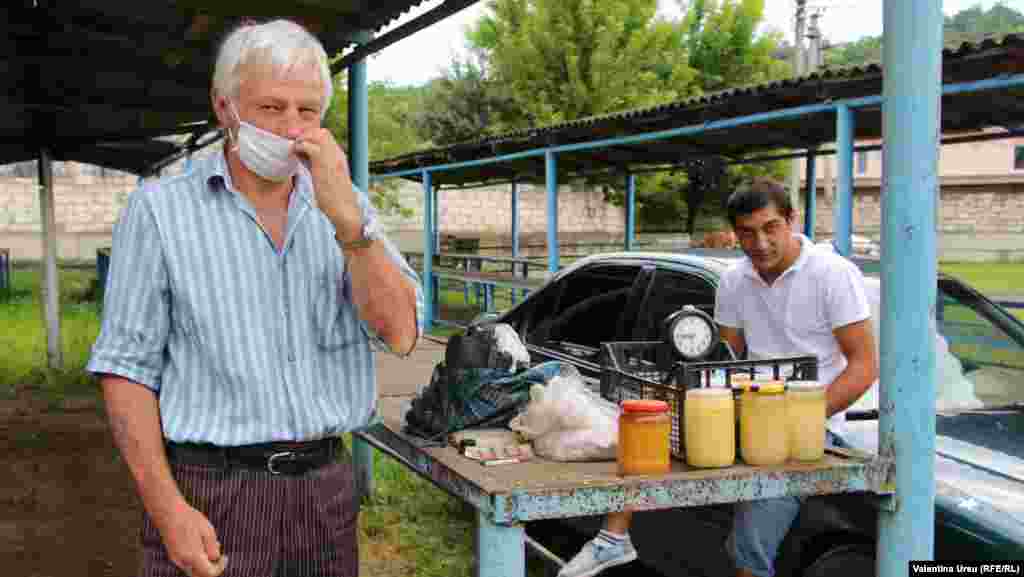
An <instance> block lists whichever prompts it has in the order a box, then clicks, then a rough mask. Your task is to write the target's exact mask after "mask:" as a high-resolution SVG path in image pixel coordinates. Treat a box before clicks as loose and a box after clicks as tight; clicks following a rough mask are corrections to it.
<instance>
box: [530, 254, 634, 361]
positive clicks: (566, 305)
mask: <svg viewBox="0 0 1024 577" xmlns="http://www.w3.org/2000/svg"><path fill="white" fill-rule="evenodd" d="M640 270H641V267H640V265H619V264H614V265H612V264H600V265H593V266H589V267H586V268H583V269H580V270H577V271H574V272H572V273H571V274H569V275H568V276H566V277H565V278H563V279H561V280H559V281H558V282H556V283H553V284H552V285H549V286H548V287H546V288H545V289H544V290H543V291H542V292H541V293H540V294H538V295H537V297H536V304H535V305H534V306H532V307H530V309H529V310H524V311H523V315H524V317H526V318H523V319H522V320H521V321H520V322H521V323H522V324H523V326H524V327H525V331H526V333H527V338H526V340H527V342H530V343H531V344H539V345H544V344H546V343H548V342H550V341H568V342H571V343H574V344H581V345H585V346H588V347H595V348H596V347H598V346H599V345H600V344H601V342H603V341H610V340H617V338H618V335H616V329H617V321H618V318H619V316H620V315H621V313H622V311H623V310H624V308H625V306H626V303H627V302H628V299H629V295H630V293H631V291H632V289H633V284H634V281H635V280H636V278H637V275H638V274H639V272H640Z"/></svg>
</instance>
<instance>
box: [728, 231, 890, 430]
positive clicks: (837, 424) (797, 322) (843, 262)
mask: <svg viewBox="0 0 1024 577" xmlns="http://www.w3.org/2000/svg"><path fill="white" fill-rule="evenodd" d="M794 236H795V237H796V238H798V239H799V240H800V245H801V248H800V256H799V257H797V259H796V262H794V263H793V265H792V266H790V267H789V268H788V269H786V271H785V272H783V273H782V275H781V276H779V278H777V279H775V282H774V283H772V284H771V285H768V284H767V283H766V282H765V281H764V279H762V278H761V275H759V274H758V273H757V270H755V269H754V266H753V264H752V263H751V262H750V259H749V258H744V259H743V260H742V261H740V262H739V263H737V264H735V265H733V266H732V267H730V268H729V269H728V270H727V271H726V272H725V273H724V274H723V275H722V278H721V279H720V284H719V286H718V292H717V294H716V298H715V320H716V321H718V323H719V324H720V325H723V326H727V327H732V328H736V329H741V330H742V331H743V336H744V338H745V340H746V343H747V350H748V351H749V355H750V358H752V359H758V358H767V357H781V356H798V355H814V356H816V357H818V380H819V381H821V382H823V383H828V384H831V383H832V381H834V380H835V379H836V377H838V376H839V375H840V374H841V373H842V372H843V370H844V369H846V364H847V362H846V357H845V356H844V355H843V353H842V351H841V350H840V348H839V341H837V340H836V338H835V335H834V334H833V332H832V331H834V330H835V329H837V328H840V327H843V326H846V325H848V324H851V323H855V322H858V321H862V320H865V319H868V318H870V317H871V307H870V305H869V304H868V298H867V294H866V293H865V290H864V277H863V275H862V274H861V272H860V269H858V268H857V266H856V265H854V264H853V263H852V262H850V261H849V260H847V259H845V258H843V257H842V256H840V255H838V254H836V253H834V252H832V251H831V250H828V249H827V248H823V247H819V246H816V245H814V244H813V243H812V242H811V241H810V240H809V239H808V238H807V237H806V236H804V235H794ZM845 412H846V411H841V412H839V413H836V414H835V415H832V417H830V418H829V420H828V423H827V426H828V429H829V430H831V431H832V432H833V433H835V434H837V435H842V431H843V429H844V426H843V423H844V422H845Z"/></svg>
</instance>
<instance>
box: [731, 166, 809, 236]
mask: <svg viewBox="0 0 1024 577" xmlns="http://www.w3.org/2000/svg"><path fill="white" fill-rule="evenodd" d="M769 205H775V208H777V209H779V214H781V215H782V217H783V218H785V219H786V220H792V218H793V203H792V202H790V200H789V194H788V193H786V188H785V187H784V186H782V184H781V183H780V182H778V181H777V180H774V179H771V178H763V177H759V178H755V179H754V180H753V181H752V182H751V183H750V186H748V187H745V188H741V189H739V190H737V191H735V192H733V193H732V194H731V195H730V196H729V200H728V201H726V203H725V211H726V214H728V216H729V222H730V223H732V225H733V227H735V226H736V218H737V217H739V216H746V215H748V214H752V213H753V212H754V211H756V210H761V209H762V208H765V207H767V206H769Z"/></svg>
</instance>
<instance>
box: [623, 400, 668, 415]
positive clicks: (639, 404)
mask: <svg viewBox="0 0 1024 577" xmlns="http://www.w3.org/2000/svg"><path fill="white" fill-rule="evenodd" d="M622 410H623V412H626V413H665V412H667V411H668V403H666V402H665V401H655V400H651V399H630V400H627V401H622Z"/></svg>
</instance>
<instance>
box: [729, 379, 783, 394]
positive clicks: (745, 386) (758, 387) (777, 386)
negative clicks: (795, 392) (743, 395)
mask: <svg viewBox="0 0 1024 577" xmlns="http://www.w3.org/2000/svg"><path fill="white" fill-rule="evenodd" d="M732 388H734V389H739V390H743V391H750V392H752V393H760V394H762V395H777V394H779V393H783V392H785V391H786V383H784V382H782V381H740V382H738V383H734V384H733V386H732Z"/></svg>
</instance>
